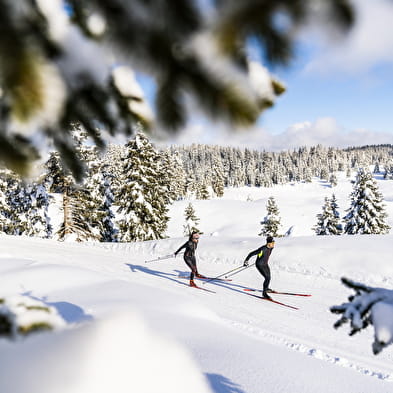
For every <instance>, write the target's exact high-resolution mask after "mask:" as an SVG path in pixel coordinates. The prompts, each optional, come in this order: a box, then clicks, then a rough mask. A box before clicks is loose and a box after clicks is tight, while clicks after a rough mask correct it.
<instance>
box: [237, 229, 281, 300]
mask: <svg viewBox="0 0 393 393" xmlns="http://www.w3.org/2000/svg"><path fill="white" fill-rule="evenodd" d="M273 248H274V239H273V238H272V237H271V236H268V237H267V238H266V244H265V245H264V246H262V247H259V248H258V249H256V250H255V251H251V252H250V253H249V254H248V255H247V258H246V259H245V260H244V264H243V265H244V266H248V260H249V259H250V258H251V257H252V256H254V255H256V256H257V259H256V262H255V266H256V268H257V269H258V271H259V273H261V274H262V276H263V277H264V279H265V281H264V282H263V292H262V296H263V297H264V298H266V299H271V297H270V296H269V295H268V294H267V291H268V289H269V284H270V267H269V265H268V262H269V257H270V254H271V253H272V251H273Z"/></svg>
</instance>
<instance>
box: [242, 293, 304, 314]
mask: <svg viewBox="0 0 393 393" xmlns="http://www.w3.org/2000/svg"><path fill="white" fill-rule="evenodd" d="M247 295H249V296H253V297H256V298H257V299H259V300H265V301H267V302H271V303H275V304H278V305H280V306H284V307H288V308H291V309H292V310H299V309H298V308H297V307H295V306H291V305H289V304H286V303H282V302H279V301H277V300H274V299H266V298H264V297H261V296H258V295H253V294H252V293H247Z"/></svg>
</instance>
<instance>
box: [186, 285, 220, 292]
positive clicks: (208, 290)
mask: <svg viewBox="0 0 393 393" xmlns="http://www.w3.org/2000/svg"><path fill="white" fill-rule="evenodd" d="M190 288H195V289H200V290H202V291H206V292H210V293H216V292H214V291H212V290H211V289H207V288H201V287H198V285H195V286H194V287H192V286H191V285H190Z"/></svg>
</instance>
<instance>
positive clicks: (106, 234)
mask: <svg viewBox="0 0 393 393" xmlns="http://www.w3.org/2000/svg"><path fill="white" fill-rule="evenodd" d="M102 175H103V182H101V184H100V193H101V195H103V202H102V205H101V207H100V210H101V212H102V217H101V228H102V230H101V241H103V242H112V243H113V242H117V240H118V232H119V230H118V229H117V228H116V224H115V218H116V215H115V213H114V211H113V203H114V201H115V197H114V195H113V192H112V187H111V181H112V178H113V176H112V175H111V174H109V173H107V172H106V171H105V168H103V172H102Z"/></svg>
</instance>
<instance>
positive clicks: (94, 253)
mask: <svg viewBox="0 0 393 393" xmlns="http://www.w3.org/2000/svg"><path fill="white" fill-rule="evenodd" d="M347 183H349V182H348V181H344V179H343V180H342V183H341V185H339V186H338V187H337V190H335V192H336V195H337V196H338V199H339V203H340V198H342V199H341V201H342V202H341V203H340V206H342V207H343V208H344V205H345V203H346V202H345V201H344V199H343V198H344V196H345V195H347V194H348V193H349V192H350V189H351V187H350V185H349V184H347ZM380 183H384V182H380ZM385 184H386V186H385ZM388 184H390V183H389V182H385V183H384V184H383V187H386V189H385V190H384V189H382V186H381V190H382V192H383V193H384V195H385V198H386V199H387V211H388V213H389V215H390V220H391V219H392V215H393V214H392V209H391V208H392V206H391V202H390V201H391V200H392V201H393V198H392V195H389V192H392V191H389V188H388ZM296 190H297V191H296ZM327 192H328V193H330V192H331V190H330V189H329V190H327V188H326V187H325V185H324V184H322V183H313V184H311V185H298V186H290V185H288V186H285V187H278V188H272V189H268V190H266V189H238V190H236V189H233V190H229V191H228V192H227V193H226V195H225V197H224V199H222V200H220V199H215V200H212V201H195V202H194V204H195V207H196V211H197V214H199V216H200V217H201V229H202V230H203V231H204V233H205V234H204V235H202V236H201V239H200V244H199V247H198V252H197V259H198V267H199V270H200V272H201V273H203V274H206V275H208V276H214V275H218V274H221V273H224V272H226V271H229V270H231V269H234V268H236V267H238V266H241V264H242V262H243V260H244V258H245V256H246V255H247V254H248V252H249V251H251V250H253V249H255V248H257V247H258V246H259V245H260V244H261V243H262V242H263V240H264V239H261V238H260V237H258V236H256V233H257V231H258V230H259V221H260V219H262V217H263V215H264V206H265V202H266V199H267V197H268V196H270V195H275V196H277V202H278V205H279V208H280V211H281V215H282V218H283V221H285V223H286V224H285V226H292V225H295V226H296V227H297V228H298V231H297V234H298V235H302V236H296V231H295V232H294V236H291V237H285V238H278V239H276V240H277V241H276V247H275V249H274V251H273V253H272V256H271V260H270V265H271V268H272V282H271V287H272V288H274V289H276V290H284V291H291V292H301V293H309V294H312V296H311V297H293V296H286V295H272V296H273V297H274V298H275V299H277V300H280V301H282V302H284V303H287V304H289V305H293V306H296V307H298V308H299V310H292V309H289V308H285V307H283V306H280V305H277V304H273V303H269V302H267V301H264V300H261V299H257V298H256V297H254V296H250V294H248V293H247V292H245V291H244V290H243V289H244V288H247V287H251V288H261V285H262V278H261V276H260V275H259V274H258V273H257V271H256V269H255V268H254V267H250V268H249V269H247V270H245V271H243V272H242V273H239V274H237V275H234V276H233V277H232V281H230V282H214V283H206V284H203V283H202V282H199V285H200V286H201V287H203V288H207V289H209V290H211V291H214V292H215V293H210V292H207V291H202V290H198V289H193V288H190V287H188V286H187V280H186V279H184V278H180V277H179V274H183V273H188V269H187V267H186V265H185V264H184V262H183V260H182V258H181V257H180V256H178V257H177V258H172V259H166V260H161V261H157V262H151V263H145V261H146V260H150V259H154V258H155V257H158V256H163V255H167V254H170V253H172V252H173V251H175V250H176V249H177V248H178V247H179V246H180V245H181V244H182V243H183V242H184V238H182V237H180V236H181V233H180V234H179V231H180V232H181V229H182V220H183V217H182V207H183V206H182V204H183V202H178V203H177V204H176V205H174V206H173V208H172V210H171V215H172V221H171V226H170V230H169V234H170V235H172V236H174V237H173V238H169V239H165V240H160V241H151V242H145V243H134V244H74V243H59V242H55V241H51V240H39V239H32V238H22V237H9V236H1V237H0V274H1V279H2V280H1V286H0V296H11V295H15V294H19V295H23V296H26V297H31V298H34V299H38V300H41V301H43V302H45V303H46V304H48V305H50V306H53V307H55V308H56V309H57V310H58V312H59V314H60V315H61V316H62V317H63V319H64V320H65V322H66V323H67V328H66V329H65V330H58V331H56V332H52V333H41V334H36V335H34V336H30V337H27V338H26V339H24V340H20V341H17V342H15V343H14V342H8V341H6V340H5V339H3V340H1V341H0V359H1V365H2V366H1V368H0V392H2V393H22V392H23V393H25V392H27V391H28V392H30V393H36V392H37V393H38V392H40V393H49V392H50V393H63V392H64V393H71V392H72V393H75V392H76V393H79V392H80V393H82V392H83V393H85V392H90V391H91V392H93V391H94V392H104V391H105V392H108V391H113V392H120V393H122V392H130V391H137V392H149V393H156V392H171V393H176V392H181V393H183V392H185V391H186V392H197V393H205V392H209V391H210V392H216V393H264V392H267V393H278V392H280V393H284V392H285V393H286V392H294V393H308V392H310V393H311V392H312V393H314V392H319V393H325V392H332V393H333V392H334V393H336V392H344V393H362V392H364V393H370V392H373V393H374V392H377V393H378V392H381V393H387V392H390V391H392V389H393V383H392V382H393V366H392V361H393V352H392V351H393V349H392V347H388V348H386V349H385V350H384V351H383V352H382V353H381V354H380V355H378V356H374V355H373V354H372V350H371V342H372V340H373V332H372V329H371V328H369V329H368V330H366V331H364V332H362V333H360V334H358V335H355V336H353V337H349V336H348V327H343V328H341V329H338V330H335V329H333V324H334V322H335V321H336V320H337V315H334V314H332V313H331V312H330V311H329V308H330V307H331V306H332V305H338V304H341V303H342V302H343V301H345V300H346V298H347V296H348V295H349V294H350V293H349V291H348V290H347V289H346V288H345V287H344V286H343V285H342V284H341V282H340V278H341V277H342V276H346V277H350V278H352V279H354V280H357V281H360V282H364V283H365V284H368V285H371V286H376V287H384V288H388V289H393V265H392V264H391V256H392V254H393V241H392V240H393V239H392V237H393V236H392V235H385V236H376V235H363V236H337V237H336V236H320V237H317V236H313V235H310V233H309V227H310V226H312V225H314V223H315V214H317V213H319V211H320V208H321V205H322V203H323V198H324V195H326V193H327ZM249 194H250V195H251V197H252V198H253V199H254V201H246V199H247V197H248V195H249ZM392 194H393V192H392ZM388 198H391V200H389V199H388ZM249 199H250V198H249ZM389 223H390V224H392V222H391V221H390V222H389ZM310 224H311V225H310ZM306 228H307V229H306ZM211 234H213V236H211Z"/></svg>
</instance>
